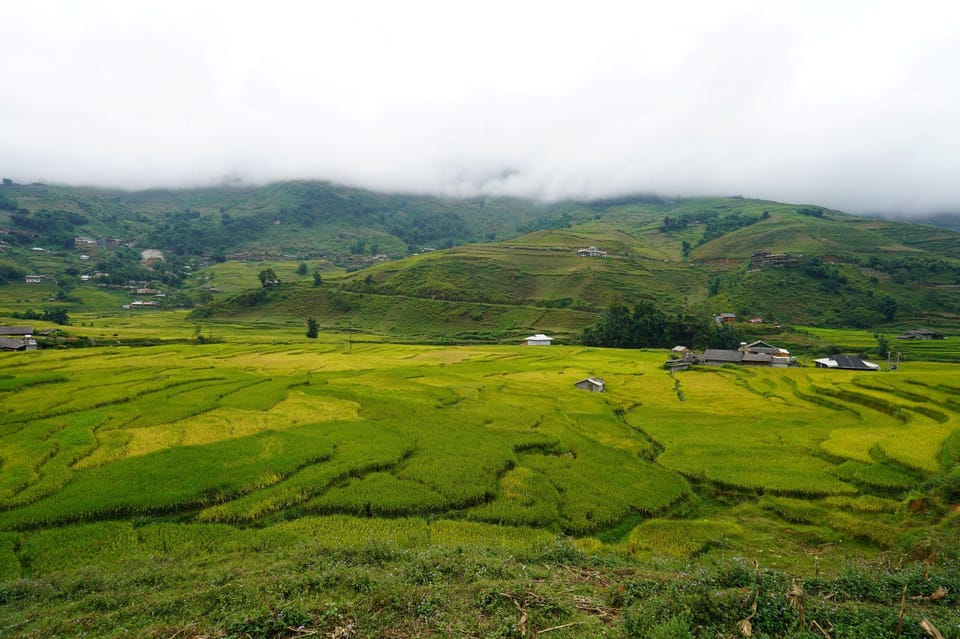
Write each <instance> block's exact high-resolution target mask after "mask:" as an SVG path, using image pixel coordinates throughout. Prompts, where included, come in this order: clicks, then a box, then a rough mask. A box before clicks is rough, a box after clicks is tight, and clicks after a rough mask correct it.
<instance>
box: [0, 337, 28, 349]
mask: <svg viewBox="0 0 960 639" xmlns="http://www.w3.org/2000/svg"><path fill="white" fill-rule="evenodd" d="M26 345H27V341H26V340H23V339H11V338H9V337H0V348H2V349H13V350H19V349H21V348H23V347H24V346H26Z"/></svg>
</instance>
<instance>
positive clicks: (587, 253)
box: [577, 246, 607, 257]
mask: <svg viewBox="0 0 960 639" xmlns="http://www.w3.org/2000/svg"><path fill="white" fill-rule="evenodd" d="M577 255H579V256H580V257H606V256H607V252H606V251H601V250H600V249H598V248H597V247H596V246H591V247H590V248H582V249H577Z"/></svg>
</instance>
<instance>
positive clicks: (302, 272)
mask: <svg viewBox="0 0 960 639" xmlns="http://www.w3.org/2000/svg"><path fill="white" fill-rule="evenodd" d="M306 274H307V264H306V262H300V266H298V267H297V275H306Z"/></svg>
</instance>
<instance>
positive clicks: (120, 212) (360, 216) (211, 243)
mask: <svg viewBox="0 0 960 639" xmlns="http://www.w3.org/2000/svg"><path fill="white" fill-rule="evenodd" d="M0 192H2V193H3V194H4V200H3V202H2V204H3V206H2V207H0V209H2V210H0V231H3V235H0V237H2V238H3V239H4V242H5V244H4V245H2V247H3V250H2V251H0V280H3V281H6V282H8V283H7V284H6V285H0V312H4V311H6V312H7V313H8V314H9V313H17V312H22V311H23V310H24V309H30V308H39V307H43V306H44V305H47V306H50V305H58V306H62V307H64V308H67V309H68V310H71V311H73V312H91V311H92V312H101V313H102V312H117V310H118V309H119V308H120V307H121V306H122V305H124V304H126V303H129V302H130V301H131V300H132V299H133V298H134V297H135V296H134V295H133V294H132V293H131V290H132V289H131V288H130V287H129V286H130V285H129V283H130V282H140V283H148V284H149V286H146V288H150V289H153V290H158V291H160V292H161V296H160V298H159V300H160V301H159V302H158V304H159V305H160V306H161V307H162V308H177V307H185V308H194V307H198V306H200V307H201V308H200V309H199V310H198V311H197V316H202V317H204V318H207V319H215V318H222V319H236V318H243V317H268V316H269V317H272V318H273V319H274V321H284V322H287V323H302V322H304V321H305V318H306V317H308V316H313V317H316V318H318V319H319V320H320V321H321V323H322V324H324V325H326V326H340V325H343V324H344V323H348V324H356V325H357V326H363V327H365V328H367V329H368V330H373V331H376V332H379V333H382V334H384V335H390V336H393V337H396V338H411V339H417V340H424V339H426V340H437V341H445V340H450V339H454V340H456V339H470V338H471V336H472V337H473V338H476V339H485V340H499V339H513V338H514V337H516V336H517V335H519V334H521V333H526V332H530V331H545V330H550V331H553V332H556V333H558V334H559V335H560V336H567V337H569V336H572V335H574V334H576V332H577V331H579V330H580V329H581V328H582V327H583V326H584V325H586V324H589V323H591V321H595V320H596V318H597V317H599V313H600V312H602V311H603V310H604V309H605V308H607V307H609V306H610V305H611V304H626V305H634V304H636V303H638V302H640V301H650V302H653V303H654V304H655V305H657V306H658V307H660V308H662V309H664V310H665V311H668V312H675V311H679V310H681V309H683V310H688V311H691V312H693V313H695V314H698V315H700V316H702V317H708V316H709V315H711V314H715V313H721V312H732V313H736V314H738V315H740V316H747V315H751V316H760V317H763V318H764V319H767V320H770V321H780V322H789V323H795V324H807V325H817V326H838V327H839V326H847V327H857V328H867V327H878V328H882V327H884V326H886V325H889V324H890V323H891V322H893V323H896V322H897V321H903V320H905V319H906V318H910V319H912V320H913V321H914V322H918V323H934V324H936V326H937V327H939V328H941V329H944V330H947V331H948V332H954V331H955V327H956V326H957V322H958V319H960V289H958V285H960V259H958V257H957V248H958V247H960V234H958V233H956V232H954V231H950V230H947V229H942V228H936V227H931V226H923V225H914V224H906V223H901V222H893V221H886V220H877V219H868V218H861V217H856V216H852V215H848V214H845V213H842V212H840V211H833V210H828V209H824V208H821V207H817V206H812V205H795V204H784V203H777V202H769V201H761V200H749V199H744V198H738V197H731V198H692V199H673V200H668V199H664V198H659V197H654V196H637V197H624V198H617V199H609V200H599V201H591V202H559V203H552V204H540V203H536V202H530V201H523V200H517V199H472V200H457V199H448V198H438V197H428V196H421V195H412V194H406V195H404V194H381V193H373V192H369V191H364V190H360V189H352V188H346V187H341V186H336V185H331V184H328V183H324V182H304V181H300V182H285V183H277V184H271V185H267V186H263V187H246V186H245V187H220V188H207V189H194V190H182V191H159V190H155V191H142V192H132V193H127V192H120V191H104V190H95V189H78V188H70V187H60V186H46V185H29V186H22V185H7V186H4V187H2V189H0ZM78 236H86V237H90V238H95V239H100V238H104V237H116V238H120V239H122V240H124V242H125V245H126V246H122V247H117V248H104V247H99V246H82V247H77V246H74V238H75V237H78ZM590 246H595V247H597V248H599V249H601V250H602V251H605V252H606V257H580V256H579V255H578V254H577V250H578V249H581V248H587V247H590ZM444 247H447V248H444ZM143 248H155V249H158V250H161V251H163V253H164V256H165V259H164V261H162V262H153V263H150V264H141V261H140V250H141V249H143ZM35 249H44V250H35ZM760 250H764V251H769V252H770V253H773V254H781V253H782V254H787V255H788V259H787V263H786V264H785V265H781V266H777V267H772V266H760V267H758V266H757V265H756V264H751V261H750V259H751V255H752V254H753V253H754V252H755V251H760ZM83 256H86V257H83ZM268 268H270V269H274V271H275V272H276V273H277V274H278V276H279V278H280V280H281V282H282V286H281V287H280V289H281V290H280V291H271V292H270V293H269V294H267V295H259V296H257V295H253V294H252V293H251V292H250V291H252V290H254V289H256V288H258V286H259V281H258V279H257V275H258V273H259V272H260V271H262V270H264V269H268ZM98 272H99V273H102V274H105V275H96V276H95V277H94V276H92V275H91V274H96V273H98ZM33 273H37V274H43V275H46V276H47V277H48V281H47V283H45V284H42V285H34V287H33V288H31V287H26V288H24V285H22V282H23V278H24V277H25V275H27V274H33ZM314 273H318V274H319V275H320V276H321V277H322V280H323V284H322V287H321V288H322V293H317V292H316V291H311V290H310V289H311V288H312V281H313V274H314ZM17 282H19V283H21V284H17ZM141 288H144V287H143V286H141ZM238 295H239V297H231V296H238ZM890 300H893V307H894V310H893V313H892V314H891V312H890V308H891V306H890V305H891V302H890ZM427 309H431V310H429V311H428V310H427Z"/></svg>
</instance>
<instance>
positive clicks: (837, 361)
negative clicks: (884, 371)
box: [816, 355, 880, 371]
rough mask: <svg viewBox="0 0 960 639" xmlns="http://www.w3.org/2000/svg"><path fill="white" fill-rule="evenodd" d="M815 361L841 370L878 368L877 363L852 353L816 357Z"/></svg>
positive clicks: (870, 369)
mask: <svg viewBox="0 0 960 639" xmlns="http://www.w3.org/2000/svg"><path fill="white" fill-rule="evenodd" d="M816 362H817V363H818V364H822V365H823V366H826V367H827V368H840V369H843V370H853V371H875V370H879V369H880V365H879V364H874V363H873V362H867V361H865V360H862V359H860V358H859V357H856V356H854V355H833V356H831V357H824V358H822V359H818V360H816Z"/></svg>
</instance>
